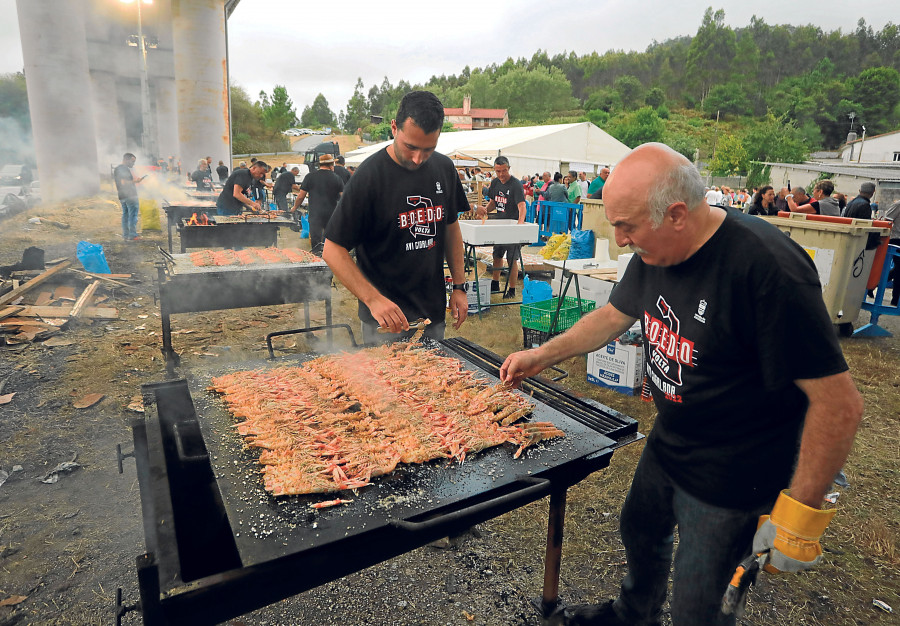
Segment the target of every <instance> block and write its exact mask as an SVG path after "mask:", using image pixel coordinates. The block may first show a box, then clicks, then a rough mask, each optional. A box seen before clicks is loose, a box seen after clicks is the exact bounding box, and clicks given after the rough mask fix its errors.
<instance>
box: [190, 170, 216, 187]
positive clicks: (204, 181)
mask: <svg viewBox="0 0 900 626" xmlns="http://www.w3.org/2000/svg"><path fill="white" fill-rule="evenodd" d="M191 180H192V181H194V183H196V185H197V189H212V179H211V178H210V177H209V170H207V169H196V170H194V171H193V172H191Z"/></svg>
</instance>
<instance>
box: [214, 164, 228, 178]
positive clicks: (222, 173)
mask: <svg viewBox="0 0 900 626" xmlns="http://www.w3.org/2000/svg"><path fill="white" fill-rule="evenodd" d="M216 174H217V175H218V177H219V182H220V183H224V182H225V181H226V180H228V166H227V165H225V162H224V161H219V165H218V167H216Z"/></svg>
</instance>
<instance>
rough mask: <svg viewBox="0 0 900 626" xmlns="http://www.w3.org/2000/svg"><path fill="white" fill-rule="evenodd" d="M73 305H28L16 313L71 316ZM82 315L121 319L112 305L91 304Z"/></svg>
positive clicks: (20, 315)
mask: <svg viewBox="0 0 900 626" xmlns="http://www.w3.org/2000/svg"><path fill="white" fill-rule="evenodd" d="M71 311H72V307H68V306H26V307H23V308H22V310H21V311H19V312H18V313H17V314H16V315H18V316H19V317H53V318H60V317H69V314H70V313H71ZM81 317H90V318H93V319H99V320H115V319H119V310H118V309H114V308H112V307H95V306H89V307H86V308H85V309H84V311H83V312H82V313H81Z"/></svg>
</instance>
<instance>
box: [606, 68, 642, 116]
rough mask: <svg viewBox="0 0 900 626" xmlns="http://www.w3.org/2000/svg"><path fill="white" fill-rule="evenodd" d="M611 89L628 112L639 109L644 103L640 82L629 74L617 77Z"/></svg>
mask: <svg viewBox="0 0 900 626" xmlns="http://www.w3.org/2000/svg"><path fill="white" fill-rule="evenodd" d="M613 87H614V88H615V90H616V91H617V92H618V94H619V98H620V99H621V100H622V104H623V105H624V106H625V108H626V109H628V110H632V109H637V108H639V107H640V106H641V103H642V102H643V101H644V86H643V85H642V84H641V81H639V80H638V79H637V78H635V77H634V76H631V75H630V74H626V75H625V76H619V77H618V78H617V79H616V82H615V83H613Z"/></svg>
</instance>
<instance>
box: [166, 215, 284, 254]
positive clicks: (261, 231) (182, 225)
mask: <svg viewBox="0 0 900 626" xmlns="http://www.w3.org/2000/svg"><path fill="white" fill-rule="evenodd" d="M229 218H232V219H229ZM209 219H210V222H211V224H210V225H207V226H199V225H190V224H188V220H189V218H181V221H180V222H179V224H178V231H179V233H180V235H181V251H182V252H184V251H185V250H186V249H187V248H236V247H263V248H265V247H268V246H274V245H276V244H277V243H278V229H279V228H280V227H281V226H288V227H291V226H294V220H292V219H290V218H287V217H269V216H260V217H243V216H227V215H226V216H220V215H215V216H212V215H211V216H209Z"/></svg>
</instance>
